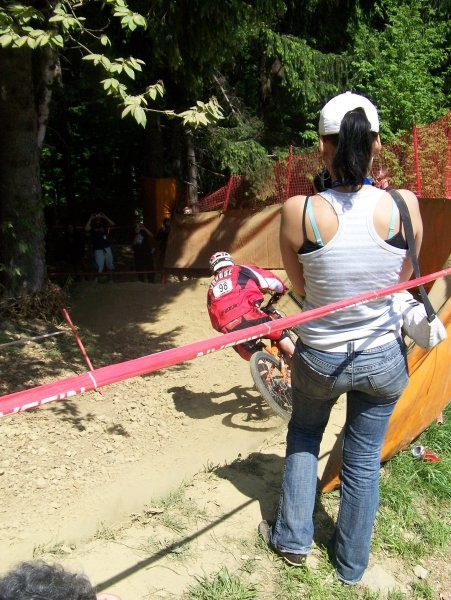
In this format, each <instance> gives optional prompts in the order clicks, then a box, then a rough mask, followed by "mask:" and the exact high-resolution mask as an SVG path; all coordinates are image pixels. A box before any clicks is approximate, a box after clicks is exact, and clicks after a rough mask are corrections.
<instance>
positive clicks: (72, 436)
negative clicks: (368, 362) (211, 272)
mask: <svg viewBox="0 0 451 600" xmlns="http://www.w3.org/2000/svg"><path fill="white" fill-rule="evenodd" d="M207 284H208V280H206V279H199V280H188V281H184V282H176V283H170V284H166V285H163V284H155V285H153V284H145V283H140V282H129V283H121V282H117V283H113V284H99V285H97V286H95V285H93V284H89V283H82V284H78V287H76V289H75V296H74V300H73V305H72V306H71V307H70V314H71V317H72V319H73V321H74V323H75V324H76V325H77V327H78V328H79V331H80V335H81V338H82V340H83V339H84V338H85V341H86V340H88V341H87V344H86V345H87V350H88V353H89V355H90V356H91V359H92V361H93V363H94V366H95V367H100V366H103V365H106V364H111V363H113V362H114V363H115V362H121V361H123V360H128V359H131V358H135V357H138V356H143V355H146V354H150V353H152V352H156V351H160V350H163V349H167V348H171V347H174V346H176V345H177V346H180V345H183V344H186V343H189V342H193V341H197V340H200V339H205V338H208V337H212V336H213V335H214V332H213V331H212V329H211V327H210V323H209V320H208V315H207V312H206V309H205V298H206V286H207ZM282 308H283V307H282ZM285 309H286V310H287V312H289V309H290V307H285ZM62 337H63V336H59V338H53V339H49V340H47V341H45V342H44V343H42V344H40V345H39V347H37V346H35V345H29V346H27V347H26V348H22V349H15V350H14V351H8V352H3V354H2V355H1V361H2V363H1V364H2V369H3V373H4V374H5V376H4V377H2V379H3V380H4V381H3V388H4V389H3V390H2V393H6V392H11V391H16V390H19V389H23V388H24V387H29V386H32V385H37V384H38V383H43V382H47V381H53V380H56V379H58V378H62V377H67V376H71V375H73V374H74V373H79V372H82V371H85V370H86V367H85V365H84V363H83V361H82V360H81V357H80V355H79V353H78V350H77V349H76V347H75V344H74V343H73V342H72V341H70V340H69V339H68V336H64V337H65V340H62ZM70 345H72V347H71V350H70V352H69V351H68V346H70ZM337 415H338V416H339V415H340V410H338V412H337ZM0 427H1V438H0V439H1V442H0V451H1V459H0V486H1V494H2V505H1V507H0V515H1V517H2V518H1V520H0V536H1V540H2V543H1V550H0V552H1V554H0V556H1V562H2V565H3V568H4V569H6V568H7V567H8V566H9V565H11V564H13V563H15V562H17V561H18V560H23V559H30V558H32V557H33V555H34V556H42V557H43V558H45V559H50V560H57V561H59V562H63V563H64V564H67V565H68V566H71V567H73V568H77V569H80V570H82V571H85V572H86V573H87V574H88V575H89V576H90V577H91V579H92V580H93V581H94V582H95V583H96V584H103V585H102V587H103V588H107V589H109V590H110V591H115V592H116V593H118V594H119V595H121V597H122V600H140V599H141V598H142V599H144V598H149V597H156V596H155V594H156V595H157V597H161V598H174V597H180V594H181V592H182V591H183V590H185V589H186V588H187V587H188V586H189V585H190V584H192V583H193V582H194V581H195V578H196V577H198V576H201V575H203V574H206V573H209V572H210V571H214V572H216V571H217V570H219V569H220V568H221V566H222V565H223V564H227V563H228V562H229V560H230V561H231V563H232V564H233V563H234V562H235V563H236V562H238V563H239V562H240V560H243V559H242V558H241V556H242V555H247V554H248V552H249V550H248V551H244V550H243V548H242V541H243V540H253V539H255V528H256V525H257V524H258V522H259V520H260V519H261V518H262V516H263V517H264V518H270V517H271V516H272V514H273V511H274V507H275V505H276V502H277V497H278V491H279V483H280V476H281V470H282V464H283V459H282V457H283V453H284V437H285V425H284V423H283V422H282V421H281V420H280V419H279V418H278V417H275V416H274V415H273V414H272V413H271V411H270V410H269V409H267V408H266V406H265V405H263V403H262V401H261V399H260V397H259V396H258V394H257V392H256V391H255V390H254V388H253V384H252V380H251V376H250V373H249V369H248V365H247V363H245V362H244V361H242V360H241V359H239V357H238V356H237V355H236V354H235V352H234V351H233V350H226V351H222V352H218V353H215V354H212V355H209V356H205V357H202V358H200V359H197V360H195V361H191V362H188V363H184V364H180V365H176V366H174V367H171V368H168V369H166V370H162V371H160V372H157V373H154V374H150V375H148V376H144V377H140V378H135V379H130V380H126V381H123V382H121V383H117V384H114V385H111V386H108V387H107V388H105V389H104V390H103V395H101V394H100V393H95V392H90V393H87V394H84V395H82V396H78V397H76V398H74V399H72V400H70V401H59V402H55V403H53V404H50V405H48V406H46V407H43V408H40V409H38V410H35V411H32V412H28V413H23V414H19V415H15V416H10V417H5V418H3V419H1V420H0ZM338 431H339V427H338V426H337V425H334V426H333V427H332V429H331V431H330V439H331V440H332V443H333V441H334V440H336V437H337V435H338ZM323 453H325V454H327V451H324V452H323ZM234 461H236V462H235V463H234ZM232 463H233V464H232ZM228 465H229V466H228ZM180 486H182V488H180ZM174 490H179V492H177V494H179V496H180V497H179V502H178V506H177V507H175V508H174V510H178V511H179V512H180V511H181V512H182V513H183V514H182V515H181V516H182V517H183V518H184V519H185V521H186V523H185V525H184V528H182V529H180V528H179V529H180V531H178V535H177V536H175V537H174V529H173V528H172V529H171V527H170V526H168V524H167V523H166V525H165V524H164V522H163V516H164V515H165V513H166V509H167V503H166V505H165V507H166V509H162V508H161V502H160V503H159V499H161V498H164V497H169V496H168V495H170V494H171V493H174ZM180 490H183V493H182V491H180ZM177 494H176V495H177ZM157 505H158V506H159V508H157V509H155V510H154V509H149V507H155V506H157ZM163 505H164V503H163ZM187 507H191V509H190V510H189V511H188V512H189V514H185V513H184V511H185V512H186V511H187V510H188V508H187ZM179 516H180V515H179ZM175 530H177V527H176V528H175ZM204 530H205V531H204ZM181 534H183V535H182V540H183V541H182V542H181V541H180V535H181ZM144 539H147V540H148V541H147V542H146V543H144V542H143V540H144ZM150 539H151V540H152V543H150V541H149V540H150ZM240 540H241V541H240ZM243 543H244V542H243ZM174 544H175V545H174ZM188 548H189V549H188ZM181 555H183V556H184V557H185V558H184V560H181ZM312 560H314V558H312ZM174 561H175V563H174ZM149 594H151V595H149Z"/></svg>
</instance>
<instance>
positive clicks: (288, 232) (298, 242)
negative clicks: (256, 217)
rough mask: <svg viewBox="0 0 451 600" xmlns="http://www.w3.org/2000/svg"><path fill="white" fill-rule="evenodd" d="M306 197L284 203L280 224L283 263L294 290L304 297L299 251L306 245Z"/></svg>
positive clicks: (291, 199)
mask: <svg viewBox="0 0 451 600" xmlns="http://www.w3.org/2000/svg"><path fill="white" fill-rule="evenodd" d="M304 202H305V196H293V197H292V198H288V200H287V201H286V202H285V203H284V205H283V207H282V211H281V215H282V217H281V222H280V239H279V243H280V252H281V255H282V262H283V266H284V268H285V271H286V273H287V275H288V279H289V280H290V281H291V285H292V286H293V290H294V291H295V293H296V294H297V295H298V296H301V297H302V296H304V295H305V291H304V286H305V283H304V274H303V270H302V265H301V263H300V262H299V259H298V250H299V248H300V247H301V246H302V244H303V243H304V235H303V233H302V208H303V206H304Z"/></svg>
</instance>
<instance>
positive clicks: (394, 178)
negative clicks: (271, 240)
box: [199, 112, 451, 212]
mask: <svg viewBox="0 0 451 600" xmlns="http://www.w3.org/2000/svg"><path fill="white" fill-rule="evenodd" d="M321 167H322V164H321V157H320V155H319V152H305V151H304V152H301V151H300V150H299V149H298V150H297V149H296V148H293V147H290V150H289V155H288V157H287V158H285V159H283V160H280V161H278V162H276V163H274V166H273V169H272V172H270V173H269V174H268V175H267V178H266V181H265V182H264V183H263V184H262V185H261V186H260V187H261V190H260V193H259V194H256V193H255V192H254V191H253V190H252V188H251V184H250V183H249V182H248V181H246V179H245V178H244V177H242V176H240V175H233V176H232V177H231V178H230V180H229V182H228V183H227V184H226V185H224V186H223V187H221V188H219V189H218V190H216V191H215V192H213V193H212V194H209V195H208V196H204V197H203V198H200V199H199V210H200V211H201V212H204V211H209V210H220V211H226V210H228V209H229V208H254V209H258V208H263V207H264V206H268V205H270V204H277V203H282V202H284V201H285V200H286V199H287V198H289V197H290V196H294V195H296V194H304V195H308V194H311V193H312V189H313V188H312V182H313V178H314V177H315V175H316V174H317V173H318V172H319V171H320V170H321ZM383 173H386V174H387V175H388V179H389V182H390V184H391V185H392V186H394V187H397V188H400V187H403V188H407V189H410V190H412V191H414V192H415V193H416V194H417V195H418V196H421V197H423V198H451V112H449V113H448V114H447V115H444V116H443V117H441V118H440V119H438V120H437V121H434V122H433V123H429V124H428V125H425V126H423V127H416V126H414V127H413V129H412V132H408V133H405V134H404V135H402V136H400V137H399V138H397V139H396V140H394V141H393V142H390V143H389V144H387V145H385V146H384V147H383V149H382V153H381V155H380V157H378V159H377V160H376V161H375V162H374V165H373V177H374V178H375V179H378V178H379V177H381V175H382V174H383Z"/></svg>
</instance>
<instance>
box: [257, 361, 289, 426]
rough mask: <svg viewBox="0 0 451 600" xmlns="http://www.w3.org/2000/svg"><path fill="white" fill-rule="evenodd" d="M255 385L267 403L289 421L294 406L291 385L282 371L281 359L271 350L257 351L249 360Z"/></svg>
mask: <svg viewBox="0 0 451 600" xmlns="http://www.w3.org/2000/svg"><path fill="white" fill-rule="evenodd" d="M249 366H250V369H251V375H252V379H253V380H254V383H255V387H256V388H257V390H258V392H259V393H260V394H261V396H262V398H263V400H264V401H265V402H266V404H267V405H268V406H269V407H270V408H271V409H272V410H273V411H274V412H275V413H276V414H277V415H279V417H282V419H285V421H289V420H290V417H291V411H292V408H293V405H292V399H291V386H290V385H288V384H287V383H286V382H285V381H284V380H283V376H282V373H281V371H280V361H279V359H278V358H276V357H275V356H272V355H271V354H269V352H264V351H260V352H255V353H254V354H253V355H252V356H251V359H250V361H249Z"/></svg>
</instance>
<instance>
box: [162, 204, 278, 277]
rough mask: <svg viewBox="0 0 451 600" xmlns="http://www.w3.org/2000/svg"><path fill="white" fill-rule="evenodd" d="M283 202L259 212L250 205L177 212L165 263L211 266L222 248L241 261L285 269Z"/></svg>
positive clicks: (182, 266) (168, 266)
mask: <svg viewBox="0 0 451 600" xmlns="http://www.w3.org/2000/svg"><path fill="white" fill-rule="evenodd" d="M280 210H281V205H280V204H279V205H273V206H268V207H266V208H263V209H262V210H260V211H258V212H255V211H252V210H249V209H242V210H241V209H236V210H229V211H227V212H226V213H221V212H219V211H211V212H202V213H199V214H196V215H186V216H185V215H183V216H182V215H180V216H179V215H177V216H176V217H175V218H174V219H173V220H172V225H171V233H170V237H169V243H168V248H167V252H166V257H165V262H164V266H165V268H166V269H208V259H209V258H210V256H211V255H212V254H213V253H214V252H217V251H218V250H226V251H227V252H230V253H231V254H233V256H234V258H235V260H236V261H237V262H246V263H248V264H255V265H259V266H261V267H264V268H267V269H283V266H282V259H281V256H280V250H279V225H280Z"/></svg>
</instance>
